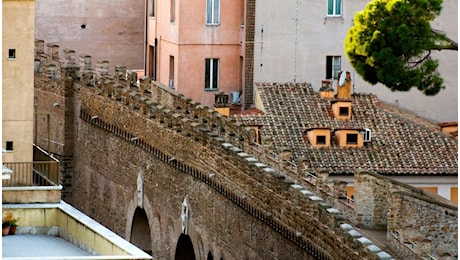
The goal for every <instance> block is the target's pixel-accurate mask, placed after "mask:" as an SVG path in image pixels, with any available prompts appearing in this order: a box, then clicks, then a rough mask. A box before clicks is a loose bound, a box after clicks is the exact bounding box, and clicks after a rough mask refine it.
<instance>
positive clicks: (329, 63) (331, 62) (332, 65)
mask: <svg viewBox="0 0 460 260" xmlns="http://www.w3.org/2000/svg"><path fill="white" fill-rule="evenodd" d="M340 58H341V57H340V56H326V79H331V78H334V79H338V78H339V71H340V70H341V61H340V60H341V59H340Z"/></svg>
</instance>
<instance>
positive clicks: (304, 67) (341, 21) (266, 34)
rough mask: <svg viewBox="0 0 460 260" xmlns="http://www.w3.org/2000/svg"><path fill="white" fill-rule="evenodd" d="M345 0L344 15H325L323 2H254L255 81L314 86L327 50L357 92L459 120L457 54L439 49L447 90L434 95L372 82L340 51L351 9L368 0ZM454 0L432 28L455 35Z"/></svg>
mask: <svg viewBox="0 0 460 260" xmlns="http://www.w3.org/2000/svg"><path fill="white" fill-rule="evenodd" d="M342 1H343V12H342V14H343V15H342V17H339V18H326V14H327V1H307V0H296V1H292V0H291V1H283V2H282V4H281V2H280V1H276V0H264V1H257V2H256V5H257V6H256V24H255V39H254V41H255V46H254V81H255V82H279V83H285V82H294V81H295V82H309V83H311V84H312V86H313V87H314V88H315V90H318V89H319V88H320V87H321V80H323V79H324V78H325V76H326V55H340V56H342V69H343V70H347V71H350V72H351V73H352V79H354V90H355V92H365V93H374V94H376V95H377V96H378V97H379V99H380V100H382V101H385V102H389V103H391V104H394V105H397V106H400V107H401V108H405V109H408V110H411V111H413V112H415V113H416V114H418V115H420V116H422V117H425V118H427V119H430V120H433V121H435V122H446V121H457V117H458V112H457V103H458V90H457V86H458V84H457V83H458V53H457V52H455V51H442V52H439V53H436V54H435V56H436V57H439V60H440V72H441V75H442V76H443V77H444V79H445V83H446V86H447V89H446V90H444V91H442V92H441V93H440V94H438V95H437V96H435V97H427V96H424V95H423V94H422V93H420V92H419V91H418V90H416V89H413V90H411V91H410V92H391V91H390V90H388V89H387V88H386V87H384V86H382V85H375V86H371V85H370V84H369V83H366V82H364V81H363V80H362V79H361V77H360V76H359V75H358V74H357V73H356V72H355V71H354V70H353V68H352V66H351V65H350V63H349V62H348V60H347V58H346V55H345V51H344V38H345V36H346V33H347V31H348V29H349V28H350V27H351V26H352V21H353V17H354V14H355V13H356V12H357V11H360V10H362V9H364V7H365V5H366V4H367V3H368V1H367V0H353V1H350V0H349V1H347V0H342ZM457 21H458V3H457V1H456V0H444V8H443V12H442V13H441V16H440V17H438V19H436V20H435V21H434V22H433V27H435V28H437V29H440V30H444V31H446V32H447V34H448V35H449V36H450V37H451V38H452V39H454V40H457V38H458V22H457Z"/></svg>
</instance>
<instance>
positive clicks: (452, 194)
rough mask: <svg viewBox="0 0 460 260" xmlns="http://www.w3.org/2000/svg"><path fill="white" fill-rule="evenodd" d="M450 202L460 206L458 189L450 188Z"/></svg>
mask: <svg viewBox="0 0 460 260" xmlns="http://www.w3.org/2000/svg"><path fill="white" fill-rule="evenodd" d="M450 201H452V202H455V204H458V187H452V188H450Z"/></svg>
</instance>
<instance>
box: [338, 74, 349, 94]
mask: <svg viewBox="0 0 460 260" xmlns="http://www.w3.org/2000/svg"><path fill="white" fill-rule="evenodd" d="M342 73H346V74H345V80H344V82H343V85H341V80H340V79H341V78H342ZM350 97H351V76H350V72H349V71H341V72H339V80H338V81H337V98H339V99H342V98H350Z"/></svg>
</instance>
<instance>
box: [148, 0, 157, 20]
mask: <svg viewBox="0 0 460 260" xmlns="http://www.w3.org/2000/svg"><path fill="white" fill-rule="evenodd" d="M155 1H156V0H151V1H150V8H149V10H150V11H149V15H150V16H152V17H155Z"/></svg>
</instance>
